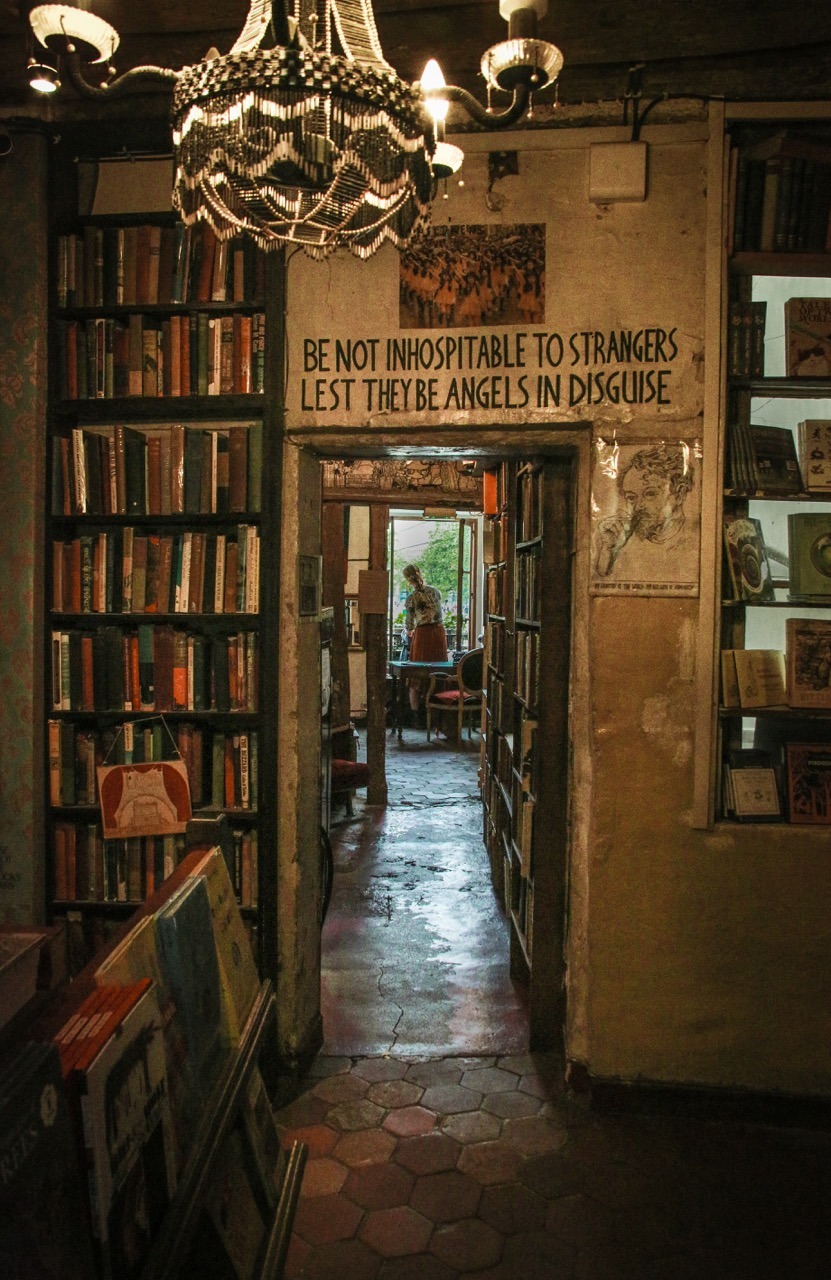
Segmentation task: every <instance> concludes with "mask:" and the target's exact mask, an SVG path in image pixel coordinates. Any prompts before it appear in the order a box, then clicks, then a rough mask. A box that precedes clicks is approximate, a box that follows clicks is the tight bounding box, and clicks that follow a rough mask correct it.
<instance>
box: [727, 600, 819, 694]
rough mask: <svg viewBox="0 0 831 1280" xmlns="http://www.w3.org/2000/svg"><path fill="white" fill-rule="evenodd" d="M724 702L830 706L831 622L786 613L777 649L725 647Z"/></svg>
mask: <svg viewBox="0 0 831 1280" xmlns="http://www.w3.org/2000/svg"><path fill="white" fill-rule="evenodd" d="M721 672H722V701H723V705H725V707H741V708H748V709H750V708H759V707H799V708H807V709H813V708H825V709H828V708H831V621H828V620H825V618H786V621H785V653H781V650H779V649H722V653H721Z"/></svg>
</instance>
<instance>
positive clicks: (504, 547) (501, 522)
mask: <svg viewBox="0 0 831 1280" xmlns="http://www.w3.org/2000/svg"><path fill="white" fill-rule="evenodd" d="M508 528H509V525H508V513H507V512H504V513H503V514H502V515H500V516H495V517H494V518H493V519H491V520H486V521H485V526H484V531H483V539H482V557H483V559H484V561H485V564H498V563H499V562H500V560H505V559H506V557H507V555H508Z"/></svg>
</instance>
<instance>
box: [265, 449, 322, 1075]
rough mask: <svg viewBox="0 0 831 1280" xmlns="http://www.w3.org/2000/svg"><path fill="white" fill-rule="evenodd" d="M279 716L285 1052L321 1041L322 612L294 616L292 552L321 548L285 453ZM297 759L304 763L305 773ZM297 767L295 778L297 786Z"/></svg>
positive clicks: (316, 500) (312, 473) (296, 468)
mask: <svg viewBox="0 0 831 1280" xmlns="http://www.w3.org/2000/svg"><path fill="white" fill-rule="evenodd" d="M282 510H283V524H282V537H281V583H280V677H279V695H278V696H279V706H278V707H277V708H276V709H275V714H277V716H278V747H277V750H278V770H279V777H278V859H279V866H278V880H277V893H278V924H277V947H278V955H279V977H278V980H277V999H278V1007H279V1010H280V1016H279V1019H278V1027H277V1034H278V1038H279V1044H280V1050H281V1054H282V1056H283V1058H284V1060H286V1061H291V1060H295V1059H299V1058H301V1057H302V1056H303V1055H304V1054H305V1053H306V1052H307V1051H308V1050H309V1049H313V1050H315V1049H317V1048H319V1045H320V1037H321V1024H320V924H319V906H320V898H321V880H320V871H321V864H320V839H319V832H320V785H319V779H320V741H321V739H320V713H319V708H320V699H321V692H320V620H319V619H318V618H314V617H306V616H304V617H301V616H300V614H299V601H298V589H299V582H298V568H297V566H298V559H297V557H298V555H319V554H320V466H319V463H318V461H317V459H316V458H314V457H312V456H311V455H310V454H309V453H308V452H305V451H303V450H301V449H297V448H294V447H293V446H292V445H286V447H285V449H284V452H283V508H282ZM299 766H300V767H301V768H302V774H301V772H300V769H299ZM301 776H302V785H301Z"/></svg>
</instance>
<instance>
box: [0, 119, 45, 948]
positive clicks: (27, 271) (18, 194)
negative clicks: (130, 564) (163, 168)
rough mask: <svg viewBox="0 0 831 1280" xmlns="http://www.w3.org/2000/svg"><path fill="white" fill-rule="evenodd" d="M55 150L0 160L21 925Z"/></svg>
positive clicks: (35, 870)
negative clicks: (50, 164)
mask: <svg viewBox="0 0 831 1280" xmlns="http://www.w3.org/2000/svg"><path fill="white" fill-rule="evenodd" d="M47 146H48V143H47V141H46V139H45V138H44V137H43V136H42V135H41V134H40V133H39V132H38V131H37V130H36V128H35V127H33V129H32V130H31V132H25V131H17V130H15V131H13V133H12V150H11V153H10V154H9V155H8V156H6V157H3V158H2V159H0V208H2V210H3V235H2V236H0V511H2V520H0V599H2V602H3V608H2V624H0V635H1V636H2V643H0V823H1V824H2V830H0V920H6V921H13V922H15V923H25V922H28V921H35V922H39V921H41V920H42V919H43V909H44V892H43V856H42V852H41V850H42V848H43V816H42V815H43V762H42V746H43V734H42V730H41V725H42V723H43V675H42V672H43V609H42V599H43V514H42V513H43V502H44V486H43V474H44V465H43V464H44V456H45V443H44V442H45V434H46V433H45V429H44V424H45V405H46V329H45V324H44V317H45V315H46V225H47V217H46V214H47V185H46V159H47V157H46V152H47ZM22 246H25V252H21V247H22Z"/></svg>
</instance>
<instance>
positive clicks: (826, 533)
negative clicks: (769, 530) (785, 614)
mask: <svg viewBox="0 0 831 1280" xmlns="http://www.w3.org/2000/svg"><path fill="white" fill-rule="evenodd" d="M788 578H789V593H790V596H791V598H792V599H795V600H818V601H820V602H827V601H828V600H829V599H831V511H829V512H822V511H820V512H814V511H794V512H791V513H790V514H789V515H788Z"/></svg>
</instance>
